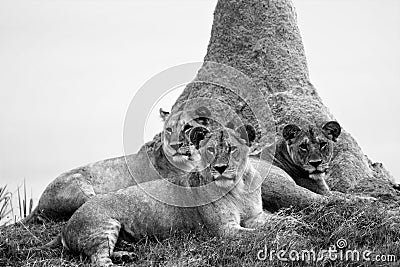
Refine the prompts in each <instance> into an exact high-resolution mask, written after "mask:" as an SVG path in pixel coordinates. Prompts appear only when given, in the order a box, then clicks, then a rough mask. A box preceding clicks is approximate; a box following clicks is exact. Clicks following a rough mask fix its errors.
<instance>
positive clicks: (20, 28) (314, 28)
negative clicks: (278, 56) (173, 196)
mask: <svg viewBox="0 0 400 267" xmlns="http://www.w3.org/2000/svg"><path fill="white" fill-rule="evenodd" d="M294 3H295V6H296V9H297V12H298V22H299V27H300V30H301V32H302V36H303V41H304V44H305V48H306V54H307V58H308V63H309V68H310V74H311V79H312V82H313V83H314V85H315V86H316V87H317V90H318V92H319V94H320V96H321V97H322V99H323V100H324V103H325V104H326V105H327V106H328V107H329V108H330V110H331V111H332V113H333V114H334V115H335V116H336V118H337V119H338V120H339V122H340V123H341V124H342V126H344V127H345V128H346V130H348V131H349V132H350V133H352V134H353V136H354V137H355V138H356V139H357V141H358V142H359V144H360V145H361V147H362V148H363V150H364V152H365V153H366V154H367V155H369V157H370V158H371V159H372V160H375V161H380V162H383V163H384V165H385V166H386V167H387V168H388V169H389V170H390V171H391V172H392V174H393V175H395V176H396V177H398V178H400V166H399V164H398V163H397V160H396V156H397V155H396V154H397V153H395V151H396V150H399V149H400V141H399V138H398V136H397V132H398V131H399V124H398V118H397V116H398V115H399V114H400V112H399V111H400V105H398V103H397V102H398V101H399V93H398V89H400V88H399V86H400V75H399V74H400V73H399V69H400V68H399V62H400V52H399V49H398V48H399V47H400V1H396V0H392V1H391V0H385V1H378V0H369V1H361V0H360V1H355V0H347V1H336V0H325V1H321V0H314V1H311V0H297V1H296V0H295V1H294ZM215 4H216V0H208V1H204V0H141V1H139V0H136V1H128V0H126V1H122V0H97V1H94V0H93V1H89V0H80V1H78V0H70V1H63V0H58V1H54V0H47V1H45V0H37V1H16V0H2V1H0V125H1V128H0V186H1V185H3V184H8V187H9V189H11V190H12V191H14V190H15V189H16V187H17V185H19V184H21V183H22V181H23V180H24V179H26V180H27V186H28V188H29V190H31V191H32V194H33V197H34V199H35V200H37V199H38V198H39V196H40V194H41V192H42V191H43V190H44V188H45V186H46V185H47V184H48V183H49V182H50V181H51V180H52V179H54V178H55V177H56V176H58V175H59V174H60V173H62V172H64V171H67V170H69V169H71V168H74V167H77V166H80V165H84V164H86V163H89V162H94V161H97V160H102V159H106V158H110V157H115V156H120V155H122V154H123V145H122V135H123V125H124V117H125V112H126V111H127V109H128V105H129V103H130V101H131V99H132V98H133V96H134V95H135V92H136V90H138V89H139V88H140V87H141V86H142V85H143V84H144V83H145V82H146V81H147V80H148V79H150V78H151V77H152V76H153V75H155V74H157V73H159V72H160V71H162V70H165V69H167V68H169V67H172V66H175V65H179V64H182V63H186V62H198V61H201V60H202V59H203V57H204V55H205V53H206V49H207V45H208V41H209V36H210V31H211V26H212V14H213V10H214V7H215ZM169 101H170V100H169ZM161 104H162V106H163V107H165V108H166V109H168V108H169V107H168V106H167V104H168V101H162V102H161ZM171 104H172V102H170V103H169V105H171ZM155 112H158V108H157V109H156V110H155ZM147 115H148V114H138V116H147ZM152 116H153V115H152ZM152 127H153V126H152ZM154 127H155V128H157V125H155V126H154ZM159 127H160V128H159V129H156V130H155V131H158V130H161V124H159ZM143 142H144V140H138V144H139V143H143ZM138 148H139V147H138Z"/></svg>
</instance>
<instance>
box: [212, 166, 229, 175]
mask: <svg viewBox="0 0 400 267" xmlns="http://www.w3.org/2000/svg"><path fill="white" fill-rule="evenodd" d="M226 168H228V165H218V166H214V169H215V170H216V171H217V172H219V174H223V173H224V171H225V170H226Z"/></svg>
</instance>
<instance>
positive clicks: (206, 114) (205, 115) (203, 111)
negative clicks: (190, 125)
mask: <svg viewBox="0 0 400 267" xmlns="http://www.w3.org/2000/svg"><path fill="white" fill-rule="evenodd" d="M195 114H196V115H197V118H195V119H194V120H195V121H196V122H197V123H200V124H201V125H204V126H207V125H208V124H209V122H210V117H211V111H210V110H209V109H208V108H206V107H204V106H202V107H199V108H197V109H196V111H195Z"/></svg>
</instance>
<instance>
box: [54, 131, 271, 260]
mask: <svg viewBox="0 0 400 267" xmlns="http://www.w3.org/2000/svg"><path fill="white" fill-rule="evenodd" d="M199 151H200V154H201V164H199V166H198V169H199V171H198V172H194V173H189V174H188V175H187V177H186V178H184V179H180V181H179V185H180V186H177V185H176V184H171V183H169V182H168V181H167V180H157V181H151V182H146V183H143V184H140V185H137V186H131V187H129V188H126V189H122V190H119V191H117V192H113V193H109V194H106V195H102V196H96V197H94V198H92V199H91V200H89V201H88V202H86V203H85V204H83V205H82V206H81V207H80V208H79V209H78V210H77V211H76V212H75V213H74V214H73V216H72V217H71V218H70V220H69V221H68V223H67V224H66V226H65V228H64V229H63V231H62V234H61V240H62V244H63V245H64V246H65V247H66V248H67V249H69V250H71V251H72V252H76V253H81V254H85V255H87V256H89V257H90V258H91V262H92V263H93V264H94V265H95V266H111V265H112V261H111V257H112V255H113V253H114V247H115V244H116V242H117V240H118V239H119V238H121V239H124V240H128V241H129V240H130V241H132V240H136V239H139V238H141V237H143V236H145V235H156V236H157V237H165V236H168V235H170V233H171V231H180V230H185V231H188V230H191V229H203V228H206V229H207V230H209V231H211V232H212V233H214V234H215V235H219V236H231V235H236V234H238V233H240V232H242V231H251V230H253V228H255V227H258V226H260V225H263V224H264V223H265V222H266V220H267V218H268V216H269V215H268V214H266V213H264V212H263V210H262V200H261V189H260V187H257V188H254V186H252V185H254V184H260V183H261V182H260V181H259V180H260V179H261V176H260V174H259V173H258V172H257V171H255V169H254V168H253V167H252V165H251V164H249V162H248V153H249V147H248V146H247V145H246V141H245V140H243V139H242V138H240V137H238V135H237V133H236V132H235V131H233V130H231V129H225V128H223V129H222V128H221V129H219V130H215V131H212V132H210V133H207V134H206V136H205V137H204V138H203V137H202V140H201V141H200V142H199Z"/></svg>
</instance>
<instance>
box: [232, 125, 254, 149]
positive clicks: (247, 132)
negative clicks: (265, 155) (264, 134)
mask: <svg viewBox="0 0 400 267" xmlns="http://www.w3.org/2000/svg"><path fill="white" fill-rule="evenodd" d="M236 131H237V132H238V133H239V136H240V138H242V139H243V140H245V141H246V145H247V146H251V144H252V143H253V142H254V140H256V130H255V129H254V127H253V126H251V125H250V124H246V125H241V126H240V127H239V128H238V129H237V130H236Z"/></svg>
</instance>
